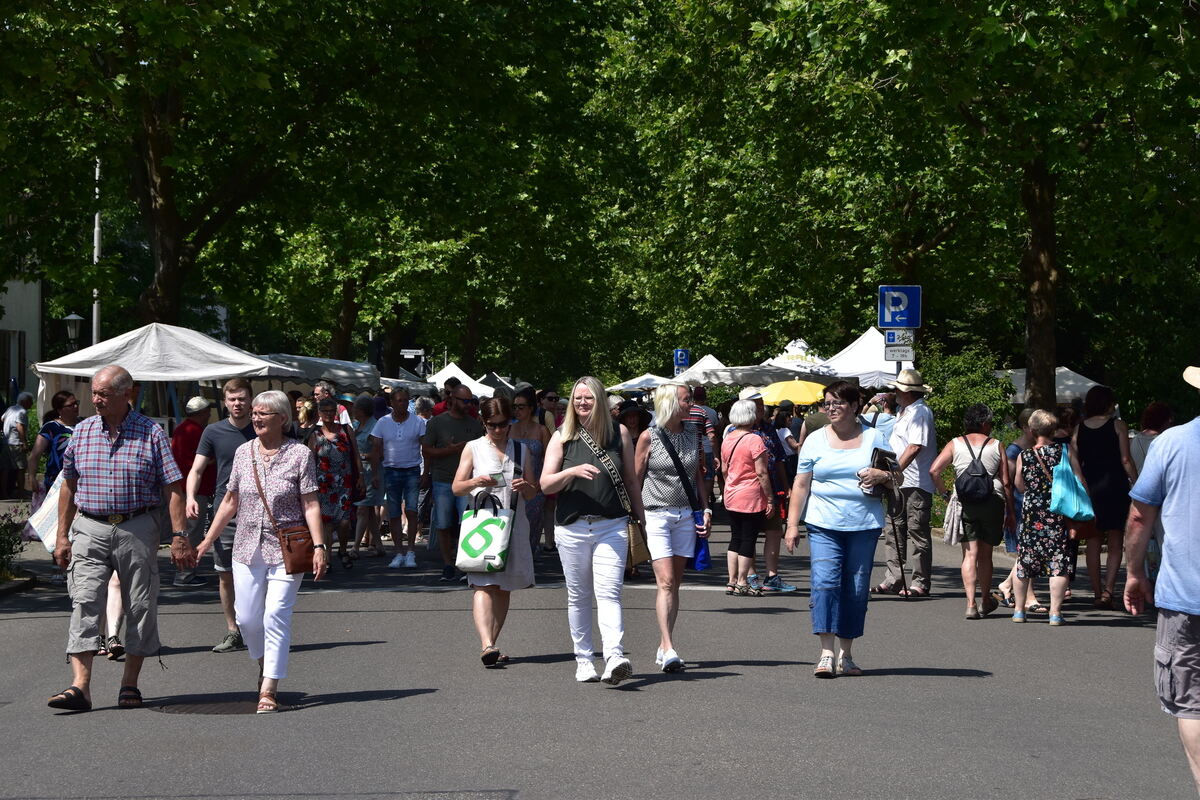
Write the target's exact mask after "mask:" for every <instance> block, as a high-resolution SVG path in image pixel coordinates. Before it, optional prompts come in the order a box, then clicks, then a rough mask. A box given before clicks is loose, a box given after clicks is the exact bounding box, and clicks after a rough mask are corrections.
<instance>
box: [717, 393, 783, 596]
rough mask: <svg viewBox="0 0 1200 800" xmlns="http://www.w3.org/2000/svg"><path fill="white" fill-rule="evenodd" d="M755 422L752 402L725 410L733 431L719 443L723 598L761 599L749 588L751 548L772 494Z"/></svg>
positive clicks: (756, 589)
mask: <svg viewBox="0 0 1200 800" xmlns="http://www.w3.org/2000/svg"><path fill="white" fill-rule="evenodd" d="M756 422H758V406H757V405H755V403H754V401H753V400H739V401H737V402H736V403H734V404H733V407H732V408H731V409H729V423H730V424H731V425H732V426H733V427H734V430H732V431H730V432H729V433H728V434H726V436H725V439H724V441H722V442H721V471H722V472H723V473H724V474H725V493H724V505H725V511H726V512H727V513H728V514H729V531H730V533H729V550H728V552H727V555H726V567H727V568H728V570H729V583H728V584H727V585H726V587H725V594H731V595H737V596H740V597H745V596H747V595H753V596H755V597H760V596H762V589H761V588H759V587H757V586H751V585H750V580H749V578H750V572H751V571H752V570H753V569H754V548H755V546H756V544H757V542H758V534H759V533H760V532H761V531H762V529H763V524H764V522H765V521H766V515H767V514H769V513H771V509H772V506H773V505H774V500H775V493H774V492H773V491H772V490H771V479H770V478H769V477H768V475H767V446H766V445H765V444H763V440H762V437H761V436H759V435H758V434H756V433H754V431H753V430H752V429H753V428H754V425H755V423H756Z"/></svg>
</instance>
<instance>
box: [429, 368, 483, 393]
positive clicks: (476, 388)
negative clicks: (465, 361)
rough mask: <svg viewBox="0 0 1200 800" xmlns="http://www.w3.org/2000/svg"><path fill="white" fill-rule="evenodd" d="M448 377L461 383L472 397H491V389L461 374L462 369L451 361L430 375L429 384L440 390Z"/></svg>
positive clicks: (463, 373)
mask: <svg viewBox="0 0 1200 800" xmlns="http://www.w3.org/2000/svg"><path fill="white" fill-rule="evenodd" d="M450 377H455V378H458V379H459V380H460V381H462V382H463V385H464V386H466V387H467V388H468V389H470V390H471V394H473V395H477V396H479V397H491V396H492V387H490V386H488V385H487V384H483V383H480V382H479V381H477V380H475V379H474V378H472V377H471V376H470V375H468V374H467V373H465V372H463V370H462V367H460V366H458V364H455V363H454V362H453V361H451V362H450V363H449V364H447V365H446V366H444V367H442V368H441V369H440V370H438V371H437V372H435V373H433V374H432V375H430V376H429V382H430V383H432V384H433V385H434V386H436V387H437V388H438V389H441V388H442V386H443V385H444V384H445V383H446V379H447V378H450Z"/></svg>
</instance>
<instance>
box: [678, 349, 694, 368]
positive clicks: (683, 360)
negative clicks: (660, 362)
mask: <svg viewBox="0 0 1200 800" xmlns="http://www.w3.org/2000/svg"><path fill="white" fill-rule="evenodd" d="M691 363H692V354H691V353H690V352H689V351H687V350H684V349H683V348H678V349H676V350H675V366H677V367H683V368H684V369H687V368H688V367H689V366H691Z"/></svg>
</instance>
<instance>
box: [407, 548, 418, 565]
mask: <svg viewBox="0 0 1200 800" xmlns="http://www.w3.org/2000/svg"><path fill="white" fill-rule="evenodd" d="M404 566H406V567H408V568H409V569H416V568H417V554H416V553H414V552H413V551H412V550H409V551H408V553H407V554H406V555H405V556H404Z"/></svg>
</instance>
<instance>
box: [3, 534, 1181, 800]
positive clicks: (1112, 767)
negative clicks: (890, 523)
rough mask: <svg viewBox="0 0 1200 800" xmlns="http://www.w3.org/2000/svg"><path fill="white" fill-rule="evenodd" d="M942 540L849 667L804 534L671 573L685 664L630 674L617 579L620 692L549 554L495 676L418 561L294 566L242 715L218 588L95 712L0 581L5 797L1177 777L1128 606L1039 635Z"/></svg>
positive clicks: (870, 627) (1176, 757) (648, 605)
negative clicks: (568, 606)
mask: <svg viewBox="0 0 1200 800" xmlns="http://www.w3.org/2000/svg"><path fill="white" fill-rule="evenodd" d="M727 537H728V534H727V532H726V531H722V530H721V529H718V533H717V534H716V542H717V546H716V547H715V548H714V549H715V551H716V552H718V553H723V550H724V547H723V544H721V543H722V542H723V541H726V540H727ZM878 554H882V548H880V549H879V553H878ZM878 554H877V555H878ZM956 555H957V554H956V552H955V551H954V550H951V549H950V548H947V547H943V546H940V545H939V547H938V548H937V550H936V569H937V582H936V585H935V591H934V596H933V597H932V598H930V599H927V600H903V599H901V598H886V599H882V600H872V603H871V607H870V612H869V615H868V618H867V633H866V636H865V638H864V639H863V640H861V642H860V643H859V646H858V647H856V649H855V655H856V659H857V660H858V661H859V662H860V664H862V665H863V666H864V667H865V668H866V670H867V674H866V675H865V676H864V677H862V678H858V679H851V678H841V679H837V680H833V681H817V680H815V679H814V678H813V677H812V675H811V672H812V666H813V661H814V658H815V655H816V652H817V651H816V647H815V644H816V642H815V638H814V637H813V636H812V635H811V634H810V633H809V620H808V615H807V613H806V610H807V607H808V600H807V585H808V574H807V569H806V567H807V553H806V552H805V553H798V554H797V556H795V557H785V560H784V574H785V576H787V577H788V578H790V579H791V580H792V582H793V583H796V584H798V585H800V586H801V587H802V589H803V591H802V592H801V594H800V595H798V596H790V597H778V596H776V597H764V598H731V597H726V596H725V595H724V594H723V592H722V591H721V588H720V587H721V585H722V584H723V575H722V574H713V573H708V574H705V575H703V576H693V575H689V576H688V579H687V580H688V581H689V582H688V584H687V586H686V587H685V589H686V590H685V592H684V595H683V611H682V612H681V614H680V616H679V624H678V631H677V634H678V635H677V640H678V642H679V649H680V652H681V653H682V654H683V656H684V658H685V659H686V660H687V661H688V663H689V669H688V670H687V671H686V672H684V673H682V674H680V675H674V676H667V675H662V674H659V673H655V672H653V671H652V669H653V653H654V648H655V645H656V641H657V633H656V628H655V623H654V611H653V609H654V591H653V587H652V585H651V584H650V583H649V582H645V581H643V582H641V583H634V584H630V585H628V586H627V589H626V593H625V608H626V625H627V633H626V644H627V648H628V649H629V653H630V656H631V658H632V660H633V663H634V667H635V670H636V671H637V674H636V677H635V678H634V679H633V680H631V681H628V682H627V683H624V684H622V685H621V686H620V687H617V688H612V687H607V686H604V685H602V684H587V685H579V684H576V683H575V682H574V680H573V676H574V666H573V662H572V657H571V655H570V642H569V637H568V634H567V624H566V614H565V595H564V590H563V589H562V588H561V573H560V572H559V571H558V564H557V561H554V560H543V561H542V562H540V566H539V581H540V582H541V585H540V586H539V588H537V589H532V590H528V591H524V592H520V593H518V594H517V595H515V596H514V602H513V609H512V612H511V615H510V618H509V623H508V626H507V628H506V630H505V635H504V637H503V641H502V644H503V645H504V649H505V650H506V652H509V653H511V654H512V655H513V656H514V660H513V663H512V664H511V665H510V666H509V667H508V668H506V669H502V670H484V669H482V668H481V667H480V666H479V663H478V660H477V653H478V642H477V640H476V639H475V635H474V632H473V629H472V626H471V623H470V617H469V613H468V611H467V608H468V601H469V593H468V592H467V591H464V590H463V589H461V588H457V587H456V588H445V585H444V584H438V583H437V582H436V579H435V577H434V575H435V570H434V568H433V565H432V564H427V565H426V567H427V568H426V569H422V570H421V571H419V572H417V573H407V574H403V575H401V574H398V573H395V572H389V571H387V570H386V569H385V568H384V562H379V561H374V562H360V566H359V567H357V568H356V569H355V570H353V571H352V572H351V573H341V572H337V571H335V572H334V574H333V576H332V578H331V579H330V580H329V581H327V582H323V583H322V584H311V583H306V585H305V590H304V592H303V596H302V597H301V598H300V599H299V601H298V603H297V612H296V615H295V620H294V634H295V641H294V649H293V656H292V662H291V676H290V677H289V679H288V680H287V681H286V682H285V683H284V686H283V689H284V691H283V693H282V695H281V700H282V701H283V702H284V703H285V704H287V705H290V706H292V707H293V708H292V710H291V711H289V712H288V713H282V714H277V715H274V716H262V717H257V716H254V715H252V714H248V713H247V712H250V711H252V709H253V700H254V694H253V692H252V688H253V681H254V676H255V668H254V666H253V665H252V663H251V662H250V660H249V659H248V658H247V657H246V655H245V653H233V654H226V655H217V654H214V653H211V652H209V648H210V647H211V646H212V645H213V644H214V643H215V642H216V641H217V639H218V638H219V635H220V633H221V628H222V625H221V622H220V618H219V613H218V611H217V609H216V606H215V601H216V592H215V591H209V590H205V589H200V590H191V591H181V590H177V589H174V588H171V587H169V585H168V587H164V589H163V592H162V603H161V629H162V634H163V638H164V642H166V643H169V645H170V649H169V651H168V652H167V654H166V655H165V656H164V658H163V661H164V663H165V665H166V666H167V667H168V668H169V669H167V670H166V671H163V670H161V669H159V667H158V666H157V664H156V663H155V662H153V661H151V662H148V663H147V665H146V668H145V671H144V673H143V682H142V685H143V690H144V691H145V693H146V696H147V698H148V700H149V701H150V703H151V706H152V707H151V708H147V709H142V710H134V711H122V710H118V709H116V708H115V700H116V691H117V686H118V680H119V667H117V666H115V665H112V664H109V663H107V662H104V663H100V664H99V665H98V668H97V675H96V679H95V683H94V690H95V693H96V698H95V699H96V701H97V709H96V710H95V711H93V712H91V713H87V714H74V715H71V714H56V713H55V712H53V711H51V710H50V709H47V708H46V706H45V698H46V697H47V696H49V695H50V694H51V693H52V692H54V691H55V690H57V689H60V688H62V687H63V686H65V685H66V684H67V683H68V678H69V672H68V669H67V667H66V665H65V664H64V663H63V656H62V645H63V641H64V637H65V633H66V620H67V616H68V613H69V604H68V601H67V599H66V597H65V594H64V592H63V591H62V590H61V588H53V587H46V586H43V587H40V588H38V589H36V590H35V591H33V592H30V593H27V594H22V595H16V596H9V597H6V598H0V637H2V638H0V641H2V642H3V643H4V655H3V659H2V661H0V663H3V669H0V726H2V729H3V730H4V731H5V733H6V735H5V737H4V739H5V743H4V745H3V747H2V748H0V753H2V755H0V776H2V777H0V797H3V798H9V797H38V798H43V797H44V798H82V797H114V798H116V797H121V798H125V797H186V798H228V797H255V798H274V797H297V796H299V797H331V798H343V797H349V798H376V797H378V798H395V797H402V798H410V797H437V798H445V797H449V798H454V797H463V798H520V799H521V800H525V799H526V798H563V797H570V798H634V797H636V798H740V797H757V796H772V797H773V796H790V797H800V798H872V797H897V798H909V797H911V798H922V800H938V799H939V798H954V799H955V800H958V799H959V798H1009V797H1011V798H1056V799H1061V798H1130V797H1137V798H1174V797H1180V798H1183V797H1194V796H1195V795H1194V793H1193V791H1192V789H1191V782H1190V777H1189V775H1188V771H1187V767H1186V765H1185V763H1184V757H1183V754H1182V751H1181V749H1180V746H1179V744H1178V741H1177V739H1176V738H1175V733H1174V724H1173V721H1172V720H1170V719H1169V718H1168V717H1166V716H1165V715H1163V714H1162V712H1161V711H1159V710H1158V706H1157V702H1156V700H1155V697H1154V693H1153V690H1152V687H1151V684H1150V667H1151V650H1152V645H1153V628H1152V625H1151V622H1150V620H1149V619H1146V620H1143V621H1136V620H1132V619H1130V618H1129V617H1128V616H1126V615H1123V614H1120V613H1117V612H1097V611H1093V610H1092V609H1091V607H1090V605H1087V604H1077V605H1074V606H1071V607H1070V608H1069V609H1068V614H1069V616H1068V625H1066V626H1065V627H1062V628H1057V629H1055V628H1050V627H1048V626H1047V625H1045V624H1044V622H1043V621H1034V622H1031V623H1030V624H1026V625H1024V626H1020V625H1013V624H1011V623H1010V622H1009V621H1008V616H1007V614H1006V613H998V614H997V615H995V616H993V617H992V618H988V619H984V620H981V621H978V622H969V621H966V620H964V619H963V618H962V611H963V609H962V601H961V599H960V596H959V595H958V594H957V593H956V591H955V587H956V584H957V568H956ZM26 563H27V565H28V566H31V567H32V568H34V569H35V570H37V571H39V572H46V571H48V564H47V562H46V560H45V558H44V556H43V555H41V554H40V553H36V552H35V553H32V555H30V556H29V557H27V561H26ZM169 572H170V570H169V568H165V569H164V575H165V577H166V578H167V580H168V581H169ZM877 577H878V575H877ZM1001 612H1003V610H1001ZM1043 619H1044V618H1043ZM597 643H599V638H598V637H597ZM230 712H235V713H230Z"/></svg>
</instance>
